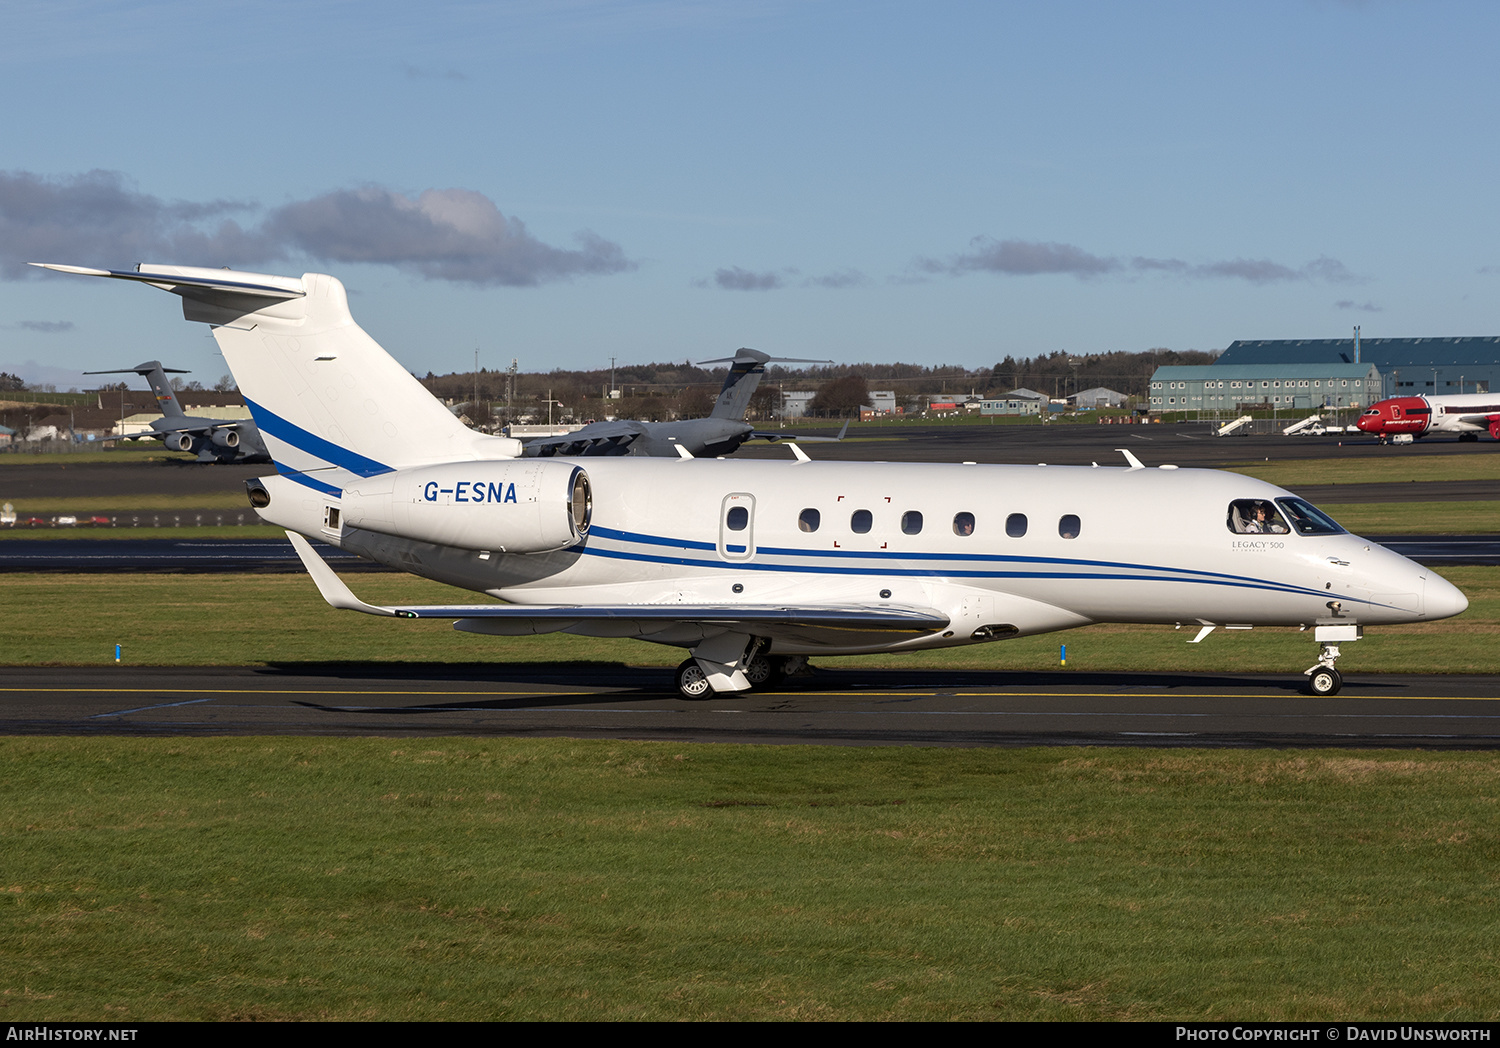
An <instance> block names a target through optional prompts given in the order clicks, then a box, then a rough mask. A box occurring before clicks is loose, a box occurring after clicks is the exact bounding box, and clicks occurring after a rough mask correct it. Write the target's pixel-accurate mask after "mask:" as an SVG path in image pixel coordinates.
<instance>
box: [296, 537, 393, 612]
mask: <svg viewBox="0 0 1500 1048" xmlns="http://www.w3.org/2000/svg"><path fill="white" fill-rule="evenodd" d="M286 537H287V538H288V539H290V540H291V542H292V549H294V550H296V551H297V556H298V557H300V558H301V559H302V566H303V567H304V568H306V569H307V573H308V574H309V575H311V576H312V580H313V582H315V583H316V584H317V587H318V592H319V593H321V594H322V595H323V599H324V600H326V601H327V602H328V603H329V605H330V606H331V607H335V608H339V609H340V610H343V611H362V612H364V613H365V614H366V615H395V614H396V609H395V608H383V607H378V606H376V605H374V604H366V603H365V602H364V601H362V600H360V599H359V598H358V597H356V596H355V595H354V593H353V592H352V591H351V590H350V589H349V587H348V586H346V585H344V580H343V579H341V578H339V577H338V575H336V574H335V573H334V570H333V569H332V568H330V567H329V566H328V562H327V561H326V560H324V559H323V558H322V557H320V556H318V554H317V552H316V551H315V550H314V549H313V548H312V543H311V542H308V541H307V539H305V538H303V537H302V536H301V535H299V534H297V533H296V532H295V531H288V532H287V533H286Z"/></svg>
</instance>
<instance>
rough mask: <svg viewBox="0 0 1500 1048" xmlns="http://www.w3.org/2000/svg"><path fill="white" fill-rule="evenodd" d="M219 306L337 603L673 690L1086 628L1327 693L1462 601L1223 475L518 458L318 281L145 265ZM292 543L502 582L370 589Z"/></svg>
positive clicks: (232, 359)
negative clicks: (634, 673) (1254, 651)
mask: <svg viewBox="0 0 1500 1048" xmlns="http://www.w3.org/2000/svg"><path fill="white" fill-rule="evenodd" d="M51 268H57V269H62V270H64V271H65V272H74V273H84V274H87V275H94V276H102V277H114V278H117V279H123V280H132V281H140V282H143V283H147V284H151V285H154V286H156V287H159V288H162V289H164V290H167V291H171V292H173V293H175V294H177V295H179V296H181V298H182V301H183V312H184V314H185V315H186V317H187V318H188V319H189V320H194V321H202V322H205V323H208V324H211V325H213V326H214V328H213V330H214V335H215V337H216V338H217V339H218V342H219V346H220V347H221V349H222V350H223V352H224V357H225V359H226V360H227V361H228V363H229V366H230V368H231V370H232V371H233V372H234V376H235V378H236V380H237V381H238V383H239V387H240V390H241V391H242V392H243V394H244V395H245V397H246V403H247V405H248V406H249V407H250V410H251V412H252V414H253V415H254V416H255V420H256V422H257V423H258V424H259V427H260V431H261V433H262V435H263V436H264V437H265V440H266V443H267V445H268V447H269V448H270V450H271V455H272V458H273V459H274V461H275V463H276V466H277V469H278V475H276V476H271V477H266V478H264V479H262V480H259V481H252V482H251V491H250V497H251V503H252V505H254V506H255V507H256V509H257V510H258V512H259V513H260V515H261V516H262V517H263V518H264V519H266V520H267V521H270V522H272V523H275V524H277V525H279V526H281V527H283V528H286V529H287V531H288V536H289V537H290V538H291V540H292V542H293V544H294V545H295V546H296V548H297V550H298V552H299V554H300V555H301V556H302V559H303V562H304V563H305V564H306V566H307V568H308V571H309V572H310V573H311V574H312V576H313V578H314V580H315V581H316V582H317V584H318V587H319V589H320V590H321V591H322V593H323V596H324V597H325V598H326V599H327V600H328V602H329V603H330V604H332V605H334V606H335V607H340V608H349V609H353V610H356V611H362V612H366V613H368V614H373V615H388V616H395V617H399V618H447V619H453V620H456V621H455V622H454V625H455V626H456V627H457V628H458V629H461V630H467V631H471V632H474V633H486V634H497V635H519V634H529V633H547V632H554V631H563V632H569V633H576V634H583V635H587V636H608V637H636V638H639V639H641V640H647V641H654V642H656V643H659V644H669V645H674V646H677V647H681V648H686V649H688V651H689V652H690V653H691V657H690V658H688V659H687V660H686V661H685V662H683V663H682V665H681V666H680V667H679V668H678V671H677V685H678V688H679V689H680V690H681V691H682V693H683V694H685V695H688V696H692V697H702V696H706V695H709V694H712V693H716V692H734V691H741V690H744V689H746V688H749V687H752V686H754V685H757V684H761V683H766V682H769V681H771V680H773V679H774V678H775V677H776V676H777V675H778V674H780V673H785V672H788V671H790V670H792V669H795V668H797V667H798V666H800V665H802V664H804V663H805V660H806V659H807V657H808V656H810V655H816V654H829V655H841V654H860V653H868V652H886V651H911V650H917V649H922V648H941V647H949V646H955V645H963V644H976V643H982V642H988V641H995V640H1002V639H1004V638H1007V637H1019V636H1026V635H1028V634H1036V633H1044V632H1047V631H1049V630H1062V629H1068V628H1071V627H1074V626H1083V625H1086V624H1088V623H1093V622H1140V623H1164V624H1175V625H1187V626H1192V627H1196V628H1197V630H1198V636H1197V638H1196V639H1198V640H1201V639H1203V637H1205V636H1207V634H1208V633H1209V632H1210V631H1212V630H1213V629H1215V628H1216V627H1220V626H1223V627H1226V628H1229V629H1234V628H1237V627H1238V628H1247V627H1253V626H1297V627H1301V628H1304V629H1311V630H1313V631H1314V638H1315V640H1316V641H1317V643H1318V644H1319V648H1320V652H1319V657H1318V661H1317V663H1316V664H1315V665H1314V666H1313V667H1311V668H1310V669H1309V670H1308V671H1307V675H1308V685H1309V687H1310V689H1311V690H1312V691H1313V692H1314V693H1318V694H1331V693H1333V692H1336V691H1337V690H1338V689H1339V687H1340V683H1341V682H1340V678H1339V674H1338V671H1337V670H1336V669H1335V668H1334V666H1335V661H1336V660H1337V658H1338V657H1339V645H1340V644H1341V643H1344V642H1348V641H1352V640H1356V639H1358V638H1359V637H1360V636H1361V634H1362V631H1363V629H1364V627H1365V626H1367V625H1377V624H1380V625H1383V624H1390V623H1403V622H1420V621H1425V620H1429V619H1441V618H1446V617H1448V616H1450V615H1456V614H1458V613H1459V612H1461V611H1463V610H1464V608H1466V607H1467V606H1468V601H1467V600H1466V599H1465V597H1464V595H1463V594H1462V593H1460V592H1459V591H1458V590H1457V589H1455V588H1454V587H1453V586H1451V585H1449V584H1448V583H1447V582H1446V581H1445V580H1444V579H1442V578H1441V577H1439V576H1438V575H1437V574H1436V573H1434V572H1432V571H1429V570H1427V569H1425V568H1423V567H1421V566H1420V565H1417V564H1414V563H1412V562H1411V561H1409V560H1406V559H1405V558H1403V557H1400V556H1398V555H1397V554H1395V553H1392V552H1390V551H1389V550H1387V549H1384V548H1383V547H1381V546H1378V545H1376V544H1374V543H1371V542H1368V541H1366V540H1364V539H1361V538H1358V537H1357V536H1354V535H1350V534H1348V533H1347V532H1345V531H1344V529H1342V528H1341V527H1339V526H1338V525H1337V524H1336V523H1334V522H1333V521H1332V520H1330V519H1329V518H1328V517H1326V516H1324V515H1323V514H1322V513H1320V512H1319V511H1318V510H1316V509H1314V508H1313V507H1312V506H1310V505H1308V504H1307V503H1306V502H1304V501H1302V500H1301V499H1299V498H1297V497H1296V496H1295V495H1293V494H1292V493H1290V492H1288V491H1284V490H1282V489H1280V488H1276V487H1273V486H1271V485H1269V484H1265V483H1262V482H1260V481H1256V480H1252V479H1249V478H1247V477H1242V476H1238V475H1235V474H1231V473H1220V472H1217V471H1213V470H1186V469H1183V470H1179V469H1175V468H1173V467H1170V466H1162V467H1159V468H1155V469H1148V468H1145V467H1144V466H1142V464H1141V463H1139V462H1138V461H1137V460H1136V459H1135V458H1134V457H1133V456H1130V455H1128V454H1127V455H1126V459H1127V462H1128V465H1127V466H1125V467H1119V468H1098V467H1094V468H1088V467H1059V466H1029V467H1028V466H975V465H891V464H885V463H833V462H813V461H810V460H809V459H808V456H807V455H806V454H804V453H803V452H802V451H801V450H800V449H799V448H797V447H796V445H791V446H790V450H791V452H792V454H791V455H790V456H789V457H788V460H787V461H785V462H767V461H757V462H744V461H740V462H736V461H720V460H715V459H700V458H687V457H684V458H676V459H661V458H644V457H628V456H627V457H601V458H590V459H567V458H540V459H538V458H527V457H523V456H522V446H521V444H520V443H519V442H518V441H514V440H510V439H508V438H504V437H489V436H483V435H481V434H477V433H474V432H473V431H471V430H469V429H468V428H466V427H465V426H464V425H463V424H462V423H460V422H458V421H457V420H456V419H455V418H454V417H453V415H452V414H450V413H449V412H448V411H447V410H446V409H445V408H444V407H443V406H442V405H441V404H439V403H438V402H437V401H436V400H434V399H433V398H432V397H431V396H430V395H429V394H428V393H427V391H426V390H425V389H423V388H422V386H421V385H420V384H419V383H418V382H417V381H416V380H415V379H414V378H412V377H411V375H409V374H408V373H407V372H406V370H405V369H404V368H402V367H401V366H400V365H399V364H397V363H396V362H395V360H393V359H392V358H391V357H390V356H389V355H387V354H386V352H385V351H384V350H383V349H381V348H380V346H378V345H377V344H376V343H375V342H374V340H372V339H371V338H370V337H369V336H368V335H367V334H365V332H364V331H363V330H361V329H360V328H359V326H358V325H356V324H355V323H354V320H353V318H352V317H351V316H350V314H349V305H348V301H347V299H346V298H345V292H344V287H343V285H342V284H340V283H339V282H338V281H337V280H335V279H334V278H333V277H330V276H325V275H323V274H318V273H309V274H305V275H304V276H302V277H301V278H300V279H297V278H292V277H278V276H266V275H261V274H255V273H236V272H231V271H227V270H213V269H191V268H184V267H176V266H158V265H152V266H147V265H142V266H139V267H138V268H137V270H135V271H122V272H111V271H105V270H82V269H78V268H76V267H61V266H57V267H51ZM302 536H307V537H310V538H315V539H319V540H322V541H324V542H327V543H330V544H332V545H335V546H340V547H343V548H344V549H347V550H352V551H354V552H355V553H358V554H361V555H363V556H366V557H369V558H372V559H374V560H376V561H379V562H381V563H384V564H389V565H392V566H395V567H398V568H401V569H403V570H406V571H410V572H413V573H415V574H418V575H422V576H425V577H427V578H432V579H437V580H440V581H442V582H447V583H451V584H453V585H456V586H461V587H465V588H467V589H471V590H475V591H478V592H482V593H485V594H488V595H489V596H490V597H494V598H498V599H499V600H503V601H507V602H509V603H505V604H500V603H483V604H473V605H457V606H420V607H381V606H374V605H370V604H366V603H364V602H363V601H360V600H359V599H358V598H356V597H355V596H354V595H353V594H352V593H351V592H350V591H349V590H348V588H347V587H346V586H345V585H344V584H343V583H342V582H341V581H340V580H339V579H338V577H337V576H336V575H335V574H334V573H333V571H332V570H331V569H330V568H329V567H328V565H327V563H326V562H325V561H324V560H322V559H321V558H320V557H319V556H318V555H317V553H316V552H315V551H314V550H313V548H312V546H311V545H310V544H309V543H308V542H307V541H306V539H305V538H303V537H302Z"/></svg>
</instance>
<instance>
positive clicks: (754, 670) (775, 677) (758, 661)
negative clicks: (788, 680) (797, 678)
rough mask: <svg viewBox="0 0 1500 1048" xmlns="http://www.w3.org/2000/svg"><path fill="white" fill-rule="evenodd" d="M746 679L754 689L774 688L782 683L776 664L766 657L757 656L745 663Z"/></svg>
mask: <svg viewBox="0 0 1500 1048" xmlns="http://www.w3.org/2000/svg"><path fill="white" fill-rule="evenodd" d="M745 679H746V680H747V681H749V682H750V687H752V688H774V687H775V686H776V685H778V684H780V683H781V675H780V674H779V673H777V672H776V666H775V664H773V663H772V662H771V660H770V659H769V658H767V657H766V656H764V655H755V656H753V657H752V658H751V659H750V661H749V662H747V663H745Z"/></svg>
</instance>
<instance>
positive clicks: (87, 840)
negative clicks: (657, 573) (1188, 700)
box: [0, 738, 1500, 1022]
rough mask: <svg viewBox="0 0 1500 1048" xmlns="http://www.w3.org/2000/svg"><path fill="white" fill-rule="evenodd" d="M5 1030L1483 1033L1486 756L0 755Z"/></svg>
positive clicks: (127, 748)
mask: <svg viewBox="0 0 1500 1048" xmlns="http://www.w3.org/2000/svg"><path fill="white" fill-rule="evenodd" d="M0 775H3V777H4V781H5V782H6V784H7V786H8V789H7V803H6V804H5V806H4V808H3V809H0V854H3V858H0V956H4V958H5V962H4V964H3V965H0V1010H3V1014H4V1017H5V1019H6V1020H7V1021H10V1022H27V1021H35V1020H40V1019H52V1020H64V1019H76V1020H85V1019H91V1020H98V1019H109V1020H115V1021H139V1020H152V1019H364V1020H398V1019H452V1020H460V1019H489V1018H504V1019H537V1018H542V1019H905V1020H913V1019H1132V1020H1147V1019H1179V1020H1180V1019H1237V1020H1246V1019H1267V1020H1289V1019H1301V1020H1323V1021H1331V1020H1339V1019H1356V1018H1363V1019H1387V1020H1394V1019H1404V1020H1416V1019H1448V1020H1453V1019H1467V1020H1476V1019H1490V1020H1493V1019H1494V1018H1496V1017H1497V1015H1500V995H1497V992H1496V975H1497V962H1500V946H1497V943H1500V893H1497V887H1500V874H1497V872H1496V871H1497V870H1500V832H1497V831H1500V763H1497V761H1496V760H1495V758H1494V757H1493V756H1491V755H1488V754H1420V753H1406V754H1395V753H1347V752H1339V751H1319V752H1312V753H1290V752H1277V751H1218V752H1193V751H1172V752H1160V751H1152V750H1095V751H1088V750H1078V749H1049V750H961V749H955V750H933V749H925V750H924V749H916V748H889V749H858V748H829V749H821V748H812V747H791V746H788V747H770V748H768V747H755V746H709V745H670V744H657V743H629V742H576V741H568V740H485V741H479V740H462V739H454V740H441V741H437V742H434V741H408V740H399V741H392V740H375V739H350V740H311V739H228V738H226V739H202V740H191V741H185V740H134V739H131V740H121V739H102V738H100V739H7V740H0Z"/></svg>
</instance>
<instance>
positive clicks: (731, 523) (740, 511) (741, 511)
mask: <svg viewBox="0 0 1500 1048" xmlns="http://www.w3.org/2000/svg"><path fill="white" fill-rule="evenodd" d="M749 523H750V511H749V510H748V509H746V508H745V507H744V506H735V507H733V508H731V509H730V511H729V512H728V513H726V514H725V515H724V526H725V527H727V528H728V529H729V530H730V531H744V530H745V527H746V526H747V525H748V524H749Z"/></svg>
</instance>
